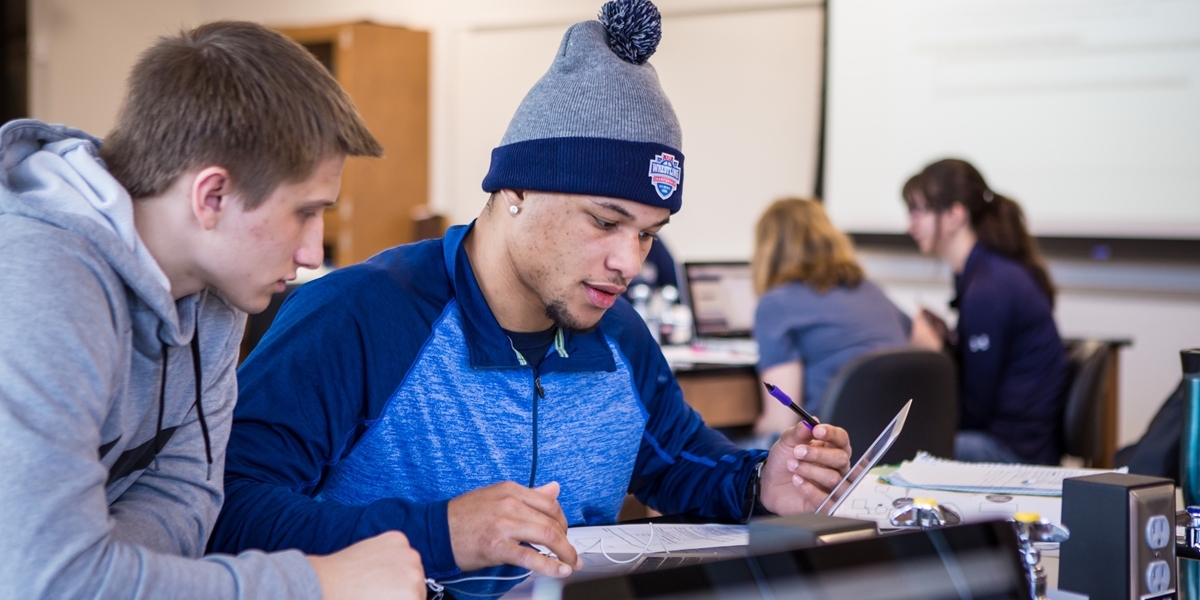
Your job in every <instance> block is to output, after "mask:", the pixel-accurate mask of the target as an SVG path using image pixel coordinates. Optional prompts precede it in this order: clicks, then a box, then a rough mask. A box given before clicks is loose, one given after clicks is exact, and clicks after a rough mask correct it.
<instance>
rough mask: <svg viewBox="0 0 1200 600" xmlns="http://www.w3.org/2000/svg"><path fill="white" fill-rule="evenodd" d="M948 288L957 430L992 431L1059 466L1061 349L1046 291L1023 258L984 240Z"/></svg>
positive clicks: (1023, 453) (1020, 451)
mask: <svg viewBox="0 0 1200 600" xmlns="http://www.w3.org/2000/svg"><path fill="white" fill-rule="evenodd" d="M954 288H955V291H956V292H957V297H956V298H955V299H954V301H953V302H951V303H950V306H951V307H953V308H957V309H958V312H959V316H958V358H959V367H960V369H961V371H960V375H961V379H960V380H961V381H962V398H961V401H960V407H961V415H960V419H959V423H960V427H961V428H962V429H973V430H982V431H986V432H988V433H990V434H992V435H993V436H995V437H996V438H998V439H999V440H1000V441H1002V442H1004V443H1005V444H1006V445H1007V446H1008V447H1009V449H1011V450H1012V451H1013V452H1014V453H1016V454H1017V456H1019V457H1021V459H1022V460H1023V461H1026V462H1030V463H1043V464H1058V462H1059V461H1060V459H1061V458H1062V441H1061V440H1062V418H1063V405H1064V403H1065V402H1066V389H1067V352H1066V350H1065V349H1064V347H1063V343H1062V339H1061V338H1060V337H1059V335H1058V328H1056V327H1055V325H1054V314H1053V311H1052V308H1051V304H1050V298H1049V296H1047V295H1046V292H1044V291H1042V289H1041V288H1040V287H1038V284H1037V282H1036V281H1035V280H1034V278H1033V275H1031V274H1030V273H1029V271H1028V270H1027V269H1026V268H1025V267H1024V266H1023V265H1022V264H1021V263H1019V262H1017V261H1014V260H1012V259H1009V258H1006V257H1004V256H1001V255H1000V254H997V253H995V252H993V251H991V250H989V249H987V248H985V247H984V246H983V245H982V244H975V247H974V248H973V249H972V250H971V254H970V256H969V257H968V258H967V264H966V265H965V266H964V267H963V272H962V274H960V275H958V276H956V277H955V278H954Z"/></svg>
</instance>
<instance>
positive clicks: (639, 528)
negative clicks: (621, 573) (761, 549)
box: [567, 523, 750, 554]
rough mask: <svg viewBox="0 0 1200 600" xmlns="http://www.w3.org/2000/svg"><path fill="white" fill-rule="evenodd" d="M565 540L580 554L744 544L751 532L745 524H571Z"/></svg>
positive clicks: (665, 550)
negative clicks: (574, 525) (572, 525)
mask: <svg viewBox="0 0 1200 600" xmlns="http://www.w3.org/2000/svg"><path fill="white" fill-rule="evenodd" d="M567 539H568V540H569V541H570V542H571V545H572V546H575V550H576V551H578V552H579V553H581V554H586V553H600V552H607V553H609V554H616V553H622V554H638V553H642V552H679V551H681V550H696V549H700V548H723V547H727V546H745V545H747V544H749V543H750V534H749V532H748V530H747V529H746V526H745V525H679V524H666V525H652V524H649V523H640V524H636V525H598V526H594V527H572V528H570V529H568V530H567Z"/></svg>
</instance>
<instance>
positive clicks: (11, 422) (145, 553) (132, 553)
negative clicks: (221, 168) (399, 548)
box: [0, 120, 320, 599]
mask: <svg viewBox="0 0 1200 600" xmlns="http://www.w3.org/2000/svg"><path fill="white" fill-rule="evenodd" d="M99 144H100V142H99V140H97V139H95V138H93V137H91V136H88V135H87V134H85V133H83V132H81V131H77V130H74V129H69V128H65V127H61V126H50V125H46V124H43V123H40V122H37V121H29V120H25V121H13V122H11V123H8V124H7V125H5V126H4V127H3V128H0V598H204V599H211V598H317V597H320V588H319V584H318V581H317V578H316V575H315V573H314V572H313V570H312V568H311V566H310V565H309V563H308V561H307V560H306V559H305V558H304V556H303V555H301V554H300V553H299V552H295V551H291V552H281V553H276V554H264V553H261V552H247V553H245V554H241V555H239V556H237V557H233V556H218V555H213V556H207V557H203V558H201V557H202V555H203V554H204V548H205V545H206V543H207V541H208V536H209V533H210V532H211V531H212V526H213V522H214V521H215V520H216V518H217V513H218V511H219V510H220V507H221V501H222V499H223V491H222V481H223V479H224V461H225V444H226V442H227V441H228V439H229V427H230V421H231V415H232V413H233V405H234V403H235V401H236V399H237V382H236V381H235V368H236V364H237V355H238V344H239V340H240V339H241V336H242V330H243V326H244V323H245V315H244V314H243V313H241V312H240V311H238V310H236V309H234V308H233V307H232V306H230V305H229V304H228V303H227V302H226V301H225V300H224V299H223V298H222V297H221V296H220V295H219V294H218V293H217V292H216V291H214V290H211V289H210V290H206V291H204V292H201V293H199V294H196V295H194V296H189V297H186V298H182V299H180V300H178V301H176V300H173V299H172V297H171V292H170V286H169V282H168V280H167V277H166V275H165V274H164V273H163V271H162V269H160V268H159V266H158V264H157V263H156V262H155V261H154V259H153V258H152V257H151V256H150V254H149V252H148V251H147V250H146V247H145V246H144V245H143V244H142V242H141V240H140V239H139V237H138V235H137V231H136V229H134V224H133V204H132V202H131V201H130V198H129V194H128V193H127V192H126V191H125V189H124V188H122V187H121V185H120V184H119V183H117V181H116V180H115V179H113V177H112V176H111V175H109V173H108V171H107V170H106V169H105V167H104V164H103V163H102V162H101V161H100V159H99V158H98V156H97V148H98V147H99ZM197 331H199V335H198V337H197ZM194 339H198V343H194ZM195 348H198V349H199V362H198V363H197V362H195V361H194V358H195V357H194V355H193V349H195ZM197 374H199V379H200V384H199V385H197V382H196V375H197ZM164 375H165V383H164ZM156 451H157V452H156ZM210 461H211V462H210Z"/></svg>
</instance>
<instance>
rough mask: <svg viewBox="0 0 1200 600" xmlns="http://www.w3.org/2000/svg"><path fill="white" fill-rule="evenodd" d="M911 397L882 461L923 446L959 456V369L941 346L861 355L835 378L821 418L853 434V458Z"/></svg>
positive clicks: (907, 456) (907, 455)
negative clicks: (956, 440) (956, 447)
mask: <svg viewBox="0 0 1200 600" xmlns="http://www.w3.org/2000/svg"><path fill="white" fill-rule="evenodd" d="M910 398H911V399H912V401H913V405H912V408H911V409H910V411H909V413H908V419H907V420H906V421H905V422H904V429H903V431H902V432H901V433H900V437H899V438H897V439H896V443H895V444H894V445H892V448H891V450H888V453H887V454H885V455H884V456H883V459H881V460H880V464H895V463H899V462H901V461H903V460H908V459H911V458H912V457H913V456H915V455H916V454H917V451H918V450H924V451H926V452H929V453H930V454H934V455H936V456H942V457H946V458H953V457H954V434H955V433H956V432H957V431H958V370H957V369H956V368H955V366H954V361H953V360H951V358H950V357H949V356H947V355H946V354H943V353H941V352H933V351H930V350H916V349H910V348H898V349H891V350H880V351H876V352H871V353H869V354H865V355H863V356H860V357H858V358H856V359H855V360H853V361H851V362H850V363H849V364H847V365H846V366H844V367H842V369H841V371H839V372H838V374H837V375H835V376H834V377H833V379H832V380H830V382H829V386H828V387H826V388H825V395H824V396H823V398H822V400H821V408H820V411H819V414H818V415H817V418H819V419H820V420H821V422H822V423H832V424H834V425H837V426H838V427H841V428H843V429H845V430H846V431H847V432H848V433H849V434H850V446H851V447H852V449H853V453H852V456H851V457H850V462H851V463H853V462H854V461H857V460H858V459H859V457H860V456H862V453H863V452H864V451H866V449H867V447H868V446H870V445H871V441H872V440H874V439H875V438H876V437H877V436H878V435H879V433H880V432H882V431H883V428H884V427H887V424H888V423H890V422H891V420H892V417H895V416H896V413H897V412H900V408H901V407H903V406H904V403H905V402H908V400H909V399H910Z"/></svg>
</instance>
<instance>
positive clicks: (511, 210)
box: [508, 204, 521, 215]
mask: <svg viewBox="0 0 1200 600" xmlns="http://www.w3.org/2000/svg"><path fill="white" fill-rule="evenodd" d="M518 212H521V209H519V208H517V206H516V205H515V204H514V205H512V206H510V207H508V213H509V214H511V215H516V214H517V213H518Z"/></svg>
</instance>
